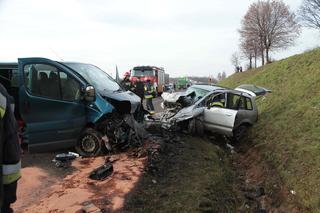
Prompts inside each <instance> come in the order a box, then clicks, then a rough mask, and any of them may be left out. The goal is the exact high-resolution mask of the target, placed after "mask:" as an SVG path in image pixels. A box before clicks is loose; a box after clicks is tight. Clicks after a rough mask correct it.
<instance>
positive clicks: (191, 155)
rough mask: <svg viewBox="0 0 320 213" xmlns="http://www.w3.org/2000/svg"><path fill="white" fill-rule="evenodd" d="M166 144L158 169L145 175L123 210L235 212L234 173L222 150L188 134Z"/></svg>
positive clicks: (236, 196) (237, 203)
mask: <svg viewBox="0 0 320 213" xmlns="http://www.w3.org/2000/svg"><path fill="white" fill-rule="evenodd" d="M168 146H169V148H167V149H166V150H165V151H164V152H163V153H162V155H163V157H162V158H164V159H162V161H161V163H162V166H161V168H162V169H161V170H160V171H159V172H158V174H157V175H156V176H153V175H151V174H146V176H145V177H144V178H143V180H142V182H141V183H140V184H141V187H139V188H138V190H137V191H136V192H135V193H134V195H133V197H132V198H131V200H130V201H129V202H128V203H127V206H126V210H125V211H124V212H127V211H128V212H237V209H238V207H239V205H240V204H239V203H240V201H239V199H238V194H237V192H236V191H235V189H234V182H235V179H236V174H235V172H234V171H233V169H232V166H231V162H230V160H229V158H228V157H227V156H226V154H225V152H224V151H223V150H221V149H220V148H219V147H218V146H216V145H214V144H212V143H210V142H208V141H207V140H203V139H199V138H191V137H188V138H186V139H185V143H184V145H179V144H178V145H177V144H169V145H168ZM166 156H167V157H166ZM152 180H156V181H157V183H156V184H154V183H152Z"/></svg>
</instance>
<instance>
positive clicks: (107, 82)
mask: <svg viewBox="0 0 320 213" xmlns="http://www.w3.org/2000/svg"><path fill="white" fill-rule="evenodd" d="M65 64H66V65H67V66H69V67H71V68H72V69H74V70H75V71H76V72H78V73H79V74H80V75H81V76H82V77H83V78H84V79H86V80H87V81H88V83H89V84H91V85H93V86H94V87H95V88H96V89H97V90H98V91H109V92H113V91H119V90H121V88H120V86H119V84H118V83H117V82H116V81H115V80H113V78H112V77H110V76H109V75H108V74H107V73H106V72H104V71H103V70H101V69H99V68H98V67H96V66H94V65H91V64H82V63H65Z"/></svg>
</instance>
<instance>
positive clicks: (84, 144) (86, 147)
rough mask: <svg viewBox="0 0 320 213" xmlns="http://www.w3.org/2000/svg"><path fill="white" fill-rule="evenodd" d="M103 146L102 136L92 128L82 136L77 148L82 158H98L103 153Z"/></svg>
mask: <svg viewBox="0 0 320 213" xmlns="http://www.w3.org/2000/svg"><path fill="white" fill-rule="evenodd" d="M101 144H102V139H101V136H100V134H99V133H98V132H97V131H96V130H94V129H92V128H86V129H85V130H84V131H83V132H82V133H81V134H80V137H79V139H78V141H77V145H76V147H75V148H76V151H77V152H78V153H79V154H80V155H81V156H86V157H89V156H97V155H99V154H100V152H101V147H102V146H101Z"/></svg>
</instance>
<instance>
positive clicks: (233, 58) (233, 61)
mask: <svg viewBox="0 0 320 213" xmlns="http://www.w3.org/2000/svg"><path fill="white" fill-rule="evenodd" d="M231 64H232V65H233V66H234V67H235V69H237V67H239V65H240V55H239V53H238V52H234V53H233V54H232V56H231Z"/></svg>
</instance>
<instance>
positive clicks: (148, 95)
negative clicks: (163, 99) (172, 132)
mask: <svg viewBox="0 0 320 213" xmlns="http://www.w3.org/2000/svg"><path fill="white" fill-rule="evenodd" d="M144 91H145V93H144V98H145V99H146V105H147V109H148V110H149V112H150V114H154V107H153V103H152V99H153V97H154V88H153V85H152V84H151V81H150V80H147V83H146V85H145V86H144Z"/></svg>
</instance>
